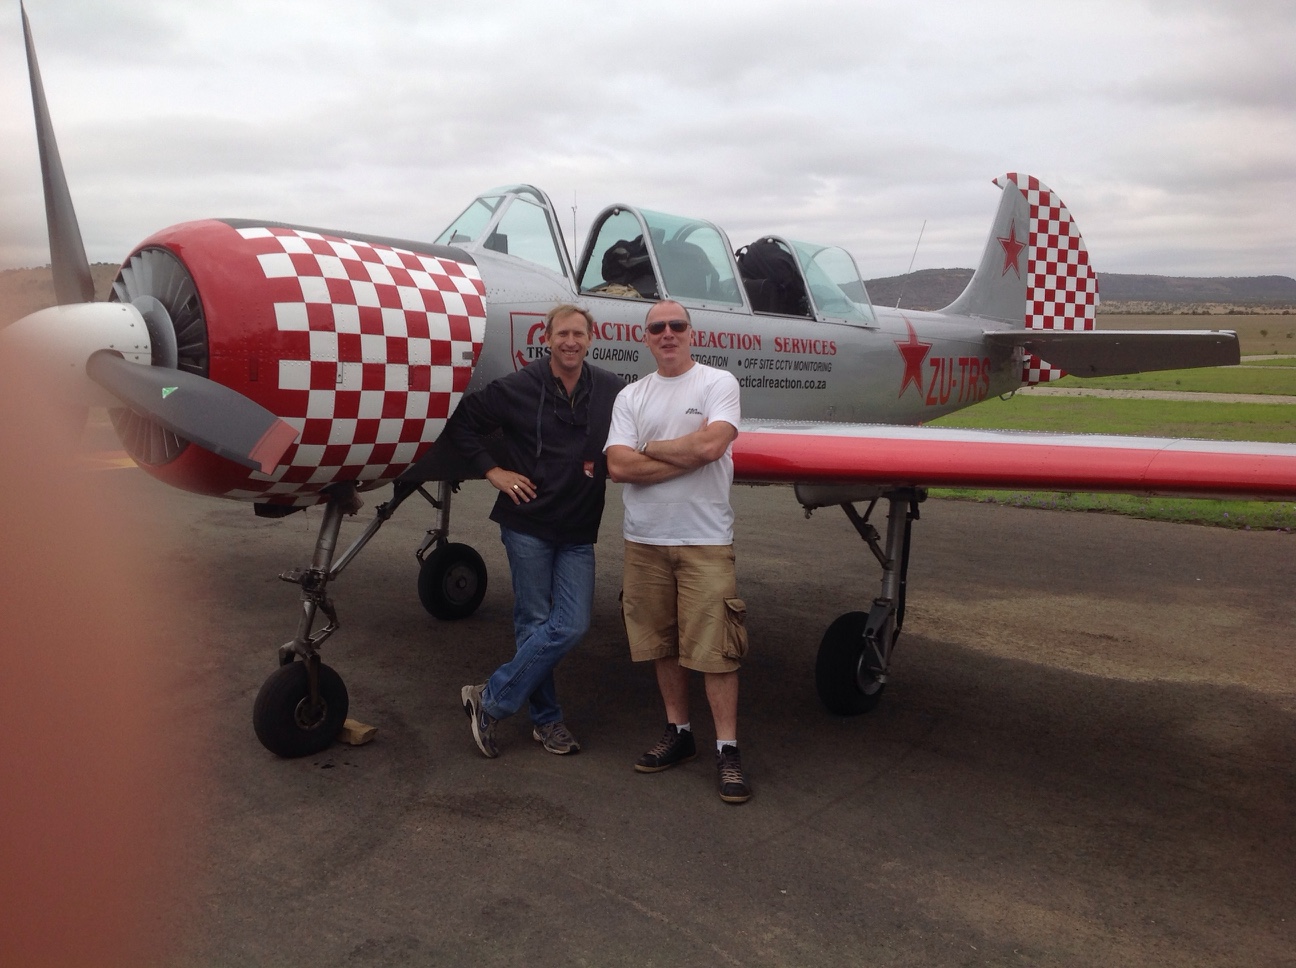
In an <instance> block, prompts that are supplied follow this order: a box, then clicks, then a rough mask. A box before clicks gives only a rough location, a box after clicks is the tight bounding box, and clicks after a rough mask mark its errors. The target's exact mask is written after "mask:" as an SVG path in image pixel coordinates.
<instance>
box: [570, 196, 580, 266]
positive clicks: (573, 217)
mask: <svg viewBox="0 0 1296 968" xmlns="http://www.w3.org/2000/svg"><path fill="white" fill-rule="evenodd" d="M579 251H580V246H578V245H577V244H576V189H574V188H573V189H572V256H571V259H572V265H575V264H576V254H577V252H579Z"/></svg>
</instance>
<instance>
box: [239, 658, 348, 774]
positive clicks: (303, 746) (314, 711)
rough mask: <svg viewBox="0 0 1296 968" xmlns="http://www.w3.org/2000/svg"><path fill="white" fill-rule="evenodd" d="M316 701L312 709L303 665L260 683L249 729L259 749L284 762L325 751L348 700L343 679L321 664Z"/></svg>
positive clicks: (289, 666)
mask: <svg viewBox="0 0 1296 968" xmlns="http://www.w3.org/2000/svg"><path fill="white" fill-rule="evenodd" d="M319 698H320V701H319V705H318V706H316V707H315V708H311V701H310V685H309V683H308V682H307V681H306V663H305V662H290V663H288V664H287V665H283V666H280V667H279V668H278V669H276V670H275V671H274V672H273V673H272V674H271V675H270V677H269V678H268V679H266V681H265V682H264V683H262V685H261V691H260V692H259V693H257V697H256V702H255V703H254V704H253V706H252V726H253V728H254V729H255V730H256V734H257V739H259V740H260V741H261V745H262V746H264V747H265V748H266V749H268V750H269V751H270V752H271V753H274V754H275V755H276V756H282V757H284V758H285V759H292V758H293V757H297V756H310V755H312V754H314V753H319V752H320V751H322V750H324V749H327V748H328V746H329V744H330V743H332V742H333V740H334V739H335V738H336V737H337V734H338V731H339V730H341V729H342V724H343V723H344V722H345V721H346V715H347V706H348V704H349V701H350V700H349V698H348V696H347V690H346V684H345V683H344V682H343V681H342V677H341V676H339V675H338V674H337V673H336V672H334V671H333V670H332V669H331V668H329V667H328V666H326V665H325V664H324V663H322V662H321V663H320V664H319Z"/></svg>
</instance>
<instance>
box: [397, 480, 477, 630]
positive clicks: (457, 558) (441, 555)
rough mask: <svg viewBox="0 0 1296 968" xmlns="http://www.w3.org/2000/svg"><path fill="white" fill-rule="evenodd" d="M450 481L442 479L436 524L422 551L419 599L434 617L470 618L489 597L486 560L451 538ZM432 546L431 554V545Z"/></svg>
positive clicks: (422, 545) (419, 555)
mask: <svg viewBox="0 0 1296 968" xmlns="http://www.w3.org/2000/svg"><path fill="white" fill-rule="evenodd" d="M451 490H452V489H451V486H450V484H449V483H446V482H442V483H441V485H440V487H439V488H438V490H437V496H436V498H435V499H433V498H431V497H429V498H428V500H429V501H431V502H432V506H433V507H434V508H436V509H437V523H436V527H434V528H432V529H431V530H430V531H428V533H427V535H426V536H425V537H424V538H423V543H422V544H421V545H420V546H419V549H418V551H416V552H414V554H415V557H417V558H418V560H419V562H420V567H419V578H418V593H419V601H420V602H422V603H423V607H424V608H425V609H427V611H428V614H430V615H432V616H433V617H434V618H439V619H443V620H453V619H459V618H467V617H468V616H469V615H471V614H472V613H473V612H475V611H477V606H479V605H480V604H481V603H482V599H483V598H485V597H486V563H485V562H484V561H482V556H481V555H479V554H478V553H477V552H476V551H475V550H474V549H473V548H472V547H470V546H469V545H466V544H454V543H451V542H450V541H447V540H446V539H447V537H448V536H449V533H450V494H451ZM429 548H431V549H432V552H431V554H429V553H428V549H429Z"/></svg>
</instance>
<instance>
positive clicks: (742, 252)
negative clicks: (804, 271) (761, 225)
mask: <svg viewBox="0 0 1296 968" xmlns="http://www.w3.org/2000/svg"><path fill="white" fill-rule="evenodd" d="M735 254H736V255H737V257H738V272H739V273H740V274H741V276H742V281H743V288H744V289H746V290H747V298H748V299H749V300H751V305H752V310H753V312H758V313H777V314H778V315H780V316H810V315H811V313H810V299H809V297H808V296H807V295H806V290H805V283H804V282H802V281H801V273H800V272H799V271H797V265H796V259H795V258H794V257H793V255H792V253H791V252H789V251H787V249H785V248H783V246H781V245H779V243H778V242H776V241H775V240H774V239H758V240H757V241H755V242H753V243H752V244H751V245H745V246H743V247H742V248H741V249H739V250H738V251H737V253H735Z"/></svg>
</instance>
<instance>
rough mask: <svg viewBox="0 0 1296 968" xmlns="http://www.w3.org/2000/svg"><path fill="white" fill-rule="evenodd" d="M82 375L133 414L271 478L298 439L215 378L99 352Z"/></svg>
mask: <svg viewBox="0 0 1296 968" xmlns="http://www.w3.org/2000/svg"><path fill="white" fill-rule="evenodd" d="M86 373H87V374H89V376H90V379H92V380H94V381H95V382H96V383H98V384H99V385H100V386H102V387H103V388H104V389H106V390H107V391H108V392H110V393H111V394H113V396H115V397H117V398H118V399H119V400H121V401H122V402H123V403H125V404H126V405H127V406H129V407H130V408H131V409H132V410H134V411H136V412H137V413H141V414H145V415H147V416H149V417H151V418H152V419H153V420H155V421H157V422H158V423H159V424H161V425H162V426H164V427H166V428H167V429H168V430H170V431H171V432H172V433H175V434H178V435H179V436H181V437H184V438H185V439H186V440H191V441H193V442H194V443H195V444H198V445H199V446H200V447H205V448H206V449H207V450H210V451H211V452H212V453H215V454H219V455H220V456H222V457H228V458H229V459H230V460H232V461H237V462H238V463H240V464H243V465H244V466H246V467H255V468H258V469H260V471H261V472H262V473H263V474H269V473H270V472H271V471H272V470H274V469H275V467H276V466H278V464H279V458H280V457H282V456H283V453H284V451H286V450H287V449H288V446H289V445H290V444H291V443H292V442H293V441H294V440H296V439H297V431H296V430H295V429H294V428H293V427H292V425H290V424H288V423H286V422H284V421H283V420H280V419H279V418H278V417H276V416H275V415H274V414H272V413H271V412H270V411H269V410H267V409H265V407H263V406H261V405H260V404H259V403H256V402H254V401H252V400H249V399H248V398H247V397H245V396H243V394H241V393H238V392H236V391H234V390H231V389H230V388H229V387H226V386H223V385H221V384H219V383H217V382H216V381H214V380H208V379H206V378H205V377H201V376H197V375H196V374H193V373H187V372H185V371H184V370H172V369H169V368H166V367H160V366H142V365H140V364H139V363H131V362H128V361H127V360H124V359H122V357H120V356H118V355H117V354H116V353H113V352H110V351H108V350H100V351H99V352H97V353H94V354H93V355H91V357H90V358H89V359H88V360H87V361H86Z"/></svg>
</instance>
